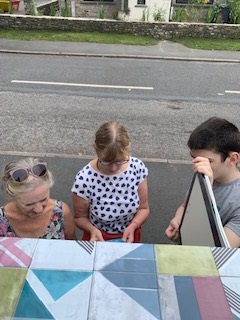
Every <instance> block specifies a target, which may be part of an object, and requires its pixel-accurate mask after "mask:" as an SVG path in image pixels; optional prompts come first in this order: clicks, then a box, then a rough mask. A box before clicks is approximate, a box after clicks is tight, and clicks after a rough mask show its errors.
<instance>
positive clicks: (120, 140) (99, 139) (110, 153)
mask: <svg viewBox="0 0 240 320" xmlns="http://www.w3.org/2000/svg"><path fill="white" fill-rule="evenodd" d="M94 146H95V150H96V153H97V155H98V156H100V155H101V157H103V158H104V160H106V161H112V160H115V159H117V158H118V157H125V156H126V155H127V156H129V153H130V138H129V135H128V131H127V129H126V128H125V127H124V126H123V125H122V124H121V123H119V122H117V121H109V122H106V123H104V124H102V125H101V126H100V127H99V129H98V130H97V131H96V134H95V145H94Z"/></svg>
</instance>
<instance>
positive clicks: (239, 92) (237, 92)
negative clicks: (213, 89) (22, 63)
mask: <svg viewBox="0 0 240 320" xmlns="http://www.w3.org/2000/svg"><path fill="white" fill-rule="evenodd" d="M225 92H226V93H236V94H240V91H231V90H225Z"/></svg>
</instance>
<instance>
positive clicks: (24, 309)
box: [14, 281, 54, 320]
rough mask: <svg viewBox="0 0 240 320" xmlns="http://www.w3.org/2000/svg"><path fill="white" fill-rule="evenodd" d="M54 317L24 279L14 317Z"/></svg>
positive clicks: (45, 319)
mask: <svg viewBox="0 0 240 320" xmlns="http://www.w3.org/2000/svg"><path fill="white" fill-rule="evenodd" d="M25 318H26V319H39V320H40V319H44V320H47V319H54V317H53V316H52V315H51V313H50V312H49V311H48V309H47V308H46V307H45V305H44V304H43V303H42V301H41V300H39V298H38V296H37V295H36V293H35V292H34V291H33V289H32V288H31V287H30V285H29V283H28V282H27V281H26V282H25V285H24V287H23V291H22V294H21V296H20V299H19V302H18V305H17V309H16V312H15V315H14V319H25Z"/></svg>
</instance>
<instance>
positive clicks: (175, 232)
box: [165, 217, 180, 242]
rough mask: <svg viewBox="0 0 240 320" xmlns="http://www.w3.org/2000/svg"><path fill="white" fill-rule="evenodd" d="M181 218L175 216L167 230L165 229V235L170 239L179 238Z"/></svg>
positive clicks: (176, 239)
mask: <svg viewBox="0 0 240 320" xmlns="http://www.w3.org/2000/svg"><path fill="white" fill-rule="evenodd" d="M179 225H180V222H179V219H177V218H176V217H174V218H173V219H172V220H171V221H170V223H169V226H168V227H167V229H166V231H165V235H166V236H167V237H168V239H170V240H172V241H174V242H177V241H178V239H179Z"/></svg>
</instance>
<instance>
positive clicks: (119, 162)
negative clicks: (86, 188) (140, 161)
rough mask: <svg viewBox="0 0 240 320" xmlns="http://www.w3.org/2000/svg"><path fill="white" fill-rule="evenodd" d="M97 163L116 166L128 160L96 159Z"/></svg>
mask: <svg viewBox="0 0 240 320" xmlns="http://www.w3.org/2000/svg"><path fill="white" fill-rule="evenodd" d="M98 161H99V163H101V164H102V165H103V166H110V165H111V164H113V163H114V164H115V165H116V166H122V165H123V164H125V163H127V162H128V161H129V159H128V160H120V161H104V160H100V159H98Z"/></svg>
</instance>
